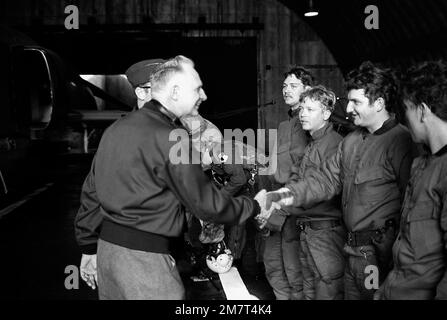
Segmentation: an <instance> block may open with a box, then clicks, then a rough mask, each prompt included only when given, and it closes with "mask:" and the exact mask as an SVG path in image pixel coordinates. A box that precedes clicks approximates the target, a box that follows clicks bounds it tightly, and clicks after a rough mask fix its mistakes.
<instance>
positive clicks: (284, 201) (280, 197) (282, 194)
mask: <svg viewBox="0 0 447 320" xmlns="http://www.w3.org/2000/svg"><path fill="white" fill-rule="evenodd" d="M258 194H259V193H258ZM273 203H276V205H279V207H280V208H281V207H287V206H291V205H292V204H293V194H292V192H291V191H290V190H289V189H287V188H281V189H278V190H276V191H271V192H267V193H266V194H265V208H266V209H267V210H269V209H270V206H271V205H272V204H273Z"/></svg>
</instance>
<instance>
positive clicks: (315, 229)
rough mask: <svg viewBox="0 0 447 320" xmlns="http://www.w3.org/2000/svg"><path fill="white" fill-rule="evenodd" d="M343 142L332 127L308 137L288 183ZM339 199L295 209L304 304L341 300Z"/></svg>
mask: <svg viewBox="0 0 447 320" xmlns="http://www.w3.org/2000/svg"><path fill="white" fill-rule="evenodd" d="M342 139H343V138H342V137H341V136H340V135H339V134H338V133H337V132H335V130H334V129H333V127H332V123H328V124H326V125H325V126H324V127H323V128H321V129H319V130H317V131H316V132H314V133H313V134H312V135H311V142H309V144H308V145H307V147H306V149H305V151H304V156H303V159H302V161H301V163H300V165H299V167H298V168H294V169H293V173H292V175H291V177H290V179H289V182H288V183H292V182H293V181H298V180H299V179H302V178H303V177H304V175H305V172H306V171H307V170H308V169H310V168H312V167H318V166H319V165H320V163H321V162H323V161H324V160H325V159H327V158H329V157H330V156H332V155H333V154H334V153H335V152H336V151H337V147H338V144H339V142H340V141H341V140H342ZM339 200H340V199H339V197H334V198H332V199H331V200H329V201H324V202H321V203H318V204H317V205H315V206H313V207H311V208H308V209H307V210H305V209H300V208H295V210H291V211H290V212H291V214H292V215H293V216H296V217H297V218H298V219H297V227H298V228H299V230H300V231H301V232H300V246H301V247H300V250H299V251H298V252H297V254H298V256H299V259H300V262H301V270H302V274H303V295H304V299H306V300H315V299H316V300H333V299H343V292H344V290H343V285H344V283H343V274H344V268H345V258H344V255H343V245H344V242H345V239H346V229H345V227H344V225H343V223H342V221H341V209H340V201H339Z"/></svg>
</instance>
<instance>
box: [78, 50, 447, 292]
mask: <svg viewBox="0 0 447 320" xmlns="http://www.w3.org/2000/svg"><path fill="white" fill-rule="evenodd" d="M126 74H127V77H128V80H129V81H130V82H131V84H132V85H133V86H134V88H135V94H136V96H137V98H138V110H136V111H134V112H132V113H130V114H129V115H128V116H126V117H125V118H123V119H120V120H118V121H117V122H115V123H114V124H113V125H111V126H110V127H109V128H108V129H107V130H106V132H105V133H104V135H103V137H102V139H101V142H100V145H99V148H98V151H97V153H96V155H95V158H94V160H93V163H92V167H91V170H90V173H89V174H88V176H87V178H86V180H85V183H84V185H83V189H82V194H81V207H80V209H79V212H78V214H77V216H76V220H75V230H76V238H77V241H78V244H79V246H80V248H81V250H82V253H83V255H82V260H81V276H82V278H83V280H84V281H86V282H87V283H88V284H89V285H90V286H91V287H93V288H95V287H96V285H97V286H98V289H99V297H100V299H184V298H185V289H184V285H183V283H182V280H181V278H180V276H179V273H178V269H177V267H176V261H175V259H174V258H173V257H172V255H171V251H172V250H171V245H172V240H173V239H174V238H177V237H180V236H182V234H183V233H184V232H185V226H186V225H187V223H186V221H187V220H188V219H187V217H188V216H193V217H195V218H197V219H199V221H201V222H202V225H205V226H206V225H208V226H209V225H210V224H211V225H213V224H215V225H216V226H223V225H225V226H227V227H226V229H225V231H223V230H224V228H223V227H217V228H215V230H217V231H216V232H217V233H215V234H214V236H215V237H217V238H219V241H221V240H222V239H223V238H224V237H225V235H224V234H226V237H225V239H226V240H227V242H230V247H231V249H232V250H233V252H234V254H235V255H236V258H240V256H241V252H242V250H243V244H244V243H245V233H244V231H245V229H246V225H248V224H247V223H246V222H248V221H255V222H256V225H257V228H258V230H260V232H262V235H263V238H264V246H261V247H260V248H262V249H261V251H262V252H258V253H259V255H260V256H262V258H263V259H262V260H263V263H264V266H265V276H266V278H267V280H268V282H269V284H270V285H271V287H272V289H273V292H274V294H275V297H276V298H277V299H282V300H301V299H308V300H313V299H348V300H368V299H446V298H447V276H446V274H447V273H446V271H447V262H446V261H447V255H446V254H447V65H446V64H445V63H444V62H442V61H437V62H424V63H420V64H419V65H417V66H414V67H411V68H409V69H408V70H406V71H405V72H404V73H403V74H402V75H401V76H399V77H396V75H395V72H392V70H390V69H386V68H383V67H380V66H378V65H375V64H372V63H371V62H365V63H363V64H362V65H360V66H359V68H357V69H355V70H353V71H351V72H350V73H348V74H347V77H346V94H347V97H348V104H347V106H346V112H347V114H348V115H349V117H350V119H351V121H352V122H353V124H354V125H355V129H354V130H353V131H352V132H350V133H349V134H347V135H346V136H341V135H340V134H339V133H338V132H337V131H336V130H335V129H334V126H333V123H332V121H331V119H332V117H331V115H332V113H333V112H334V108H335V106H336V103H337V97H336V95H335V94H334V92H332V91H331V90H329V89H327V88H325V87H324V86H321V85H317V82H316V81H315V79H314V77H313V76H312V75H311V73H310V72H309V71H308V70H306V69H304V68H300V67H295V68H292V69H291V70H289V71H288V72H286V73H285V77H284V81H283V97H284V102H285V103H286V104H287V105H288V106H289V108H290V110H289V119H287V120H286V121H284V122H282V123H281V124H280V125H279V128H278V135H277V136H278V139H277V144H276V145H275V147H274V148H273V150H271V151H270V162H275V163H276V165H275V166H270V167H271V168H275V170H274V171H272V172H269V176H268V179H269V183H263V184H262V185H261V187H265V188H267V189H268V190H265V189H263V190H261V191H260V192H258V193H257V194H256V196H254V197H253V195H254V194H253V192H251V193H250V192H244V190H248V189H245V188H244V186H247V183H249V182H251V183H252V182H253V181H254V180H253V176H251V175H250V173H251V172H252V171H250V169H249V168H248V167H244V166H242V165H241V164H239V165H235V164H233V163H227V162H226V161H227V159H226V158H225V155H224V154H218V155H216V152H214V153H213V152H212V151H213V149H214V147H213V146H214V145H221V144H222V143H223V142H222V140H221V138H219V139H217V141H212V142H211V145H208V146H206V147H205V148H201V147H199V148H194V146H193V144H192V143H191V140H194V139H187V140H188V141H186V143H184V144H182V145H181V148H180V152H181V153H183V154H186V155H187V157H188V159H190V160H191V161H188V162H187V163H176V162H173V161H172V157H171V156H172V153H171V151H172V148H173V147H178V146H177V145H176V143H177V141H171V139H170V133H171V132H172V131H173V130H177V129H182V128H183V129H186V130H187V132H188V133H189V137H191V136H192V129H193V128H191V127H188V122H187V121H185V120H184V119H185V118H187V117H191V116H193V117H198V119H199V120H200V119H201V120H200V123H204V124H205V125H204V128H205V129H206V121H205V120H204V119H202V118H201V117H200V115H199V107H200V104H201V103H202V102H203V101H205V100H206V99H207V96H206V94H205V92H204V90H203V87H202V82H201V79H200V76H199V74H198V73H197V71H196V70H195V68H194V63H193V62H192V61H191V60H190V59H188V58H186V57H183V56H177V57H175V58H172V59H168V60H161V59H156V60H147V61H143V62H140V63H137V64H135V65H133V66H132V67H131V68H129V70H128V72H127V73H126ZM199 127H201V126H199ZM202 133H203V131H201V130H199V135H200V134H202ZM199 140H200V138H199ZM208 142H209V141H208ZM199 145H200V143H199ZM207 166H208V169H209V167H211V170H212V171H211V172H212V173H213V174H217V175H220V176H224V177H225V178H224V180H222V181H221V182H222V183H220V184H221V185H219V183H215V182H216V181H215V180H216V177H215V176H214V175H212V176H210V175H207V174H206V172H205V171H206V170H205V169H206V167H207ZM249 172H250V173H249ZM213 180H214V181H213ZM264 182H265V181H264ZM222 232H224V233H222Z"/></svg>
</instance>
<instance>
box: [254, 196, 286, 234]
mask: <svg viewBox="0 0 447 320" xmlns="http://www.w3.org/2000/svg"><path fill="white" fill-rule="evenodd" d="M267 194H268V193H267V191H266V190H265V189H262V190H261V191H259V192H258V194H257V195H256V196H255V198H254V199H255V200H256V201H258V203H259V206H260V207H261V213H260V214H258V215H257V216H256V217H255V219H256V221H257V222H258V227H259V228H260V229H262V228H264V227H265V225H266V223H267V220H268V218H270V215H271V214H272V212H273V211H274V210H276V209H281V206H280V205H279V204H277V203H275V202H273V203H272V202H271V203H269V206H268V208H267V207H266V199H267V198H266V196H267Z"/></svg>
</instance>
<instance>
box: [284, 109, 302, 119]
mask: <svg viewBox="0 0 447 320" xmlns="http://www.w3.org/2000/svg"><path fill="white" fill-rule="evenodd" d="M298 113H300V112H299V111H298V108H296V109H295V110H292V108H290V109H289V111H287V114H288V115H289V118H290V119H293V118H295V117H296V116H297V115H298Z"/></svg>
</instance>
